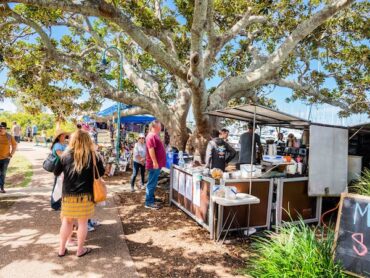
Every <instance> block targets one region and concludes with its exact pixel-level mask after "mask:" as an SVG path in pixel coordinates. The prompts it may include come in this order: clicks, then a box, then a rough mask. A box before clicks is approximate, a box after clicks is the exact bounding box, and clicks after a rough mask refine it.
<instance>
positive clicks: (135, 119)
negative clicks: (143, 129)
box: [121, 115, 155, 124]
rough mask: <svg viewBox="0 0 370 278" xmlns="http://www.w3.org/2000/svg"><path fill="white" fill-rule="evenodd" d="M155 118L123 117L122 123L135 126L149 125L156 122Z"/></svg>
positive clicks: (144, 116) (143, 116) (145, 116)
mask: <svg viewBox="0 0 370 278" xmlns="http://www.w3.org/2000/svg"><path fill="white" fill-rule="evenodd" d="M154 120H155V117H153V116H150V115H135V116H125V117H121V123H122V124H123V123H133V124H149V123H150V122H152V121H154Z"/></svg>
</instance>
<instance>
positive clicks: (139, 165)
mask: <svg viewBox="0 0 370 278" xmlns="http://www.w3.org/2000/svg"><path fill="white" fill-rule="evenodd" d="M133 156H134V158H133V159H134V171H133V173H132V176H131V192H134V191H135V180H136V177H137V174H138V173H139V171H140V175H141V185H140V186H138V188H139V189H141V188H142V187H143V186H144V176H145V159H146V146H145V135H144V134H143V133H140V134H139V139H138V141H137V143H136V144H135V147H134V154H133Z"/></svg>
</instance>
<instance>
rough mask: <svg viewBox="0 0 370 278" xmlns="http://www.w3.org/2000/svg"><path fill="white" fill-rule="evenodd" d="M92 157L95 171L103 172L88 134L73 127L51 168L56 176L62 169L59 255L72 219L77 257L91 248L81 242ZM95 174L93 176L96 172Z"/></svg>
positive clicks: (90, 210)
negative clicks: (66, 146)
mask: <svg viewBox="0 0 370 278" xmlns="http://www.w3.org/2000/svg"><path fill="white" fill-rule="evenodd" d="M94 161H95V162H96V166H97V170H98V172H99V175H103V174H104V166H103V162H102V161H101V159H99V157H98V156H97V155H96V154H95V152H94V148H93V143H92V141H91V139H90V136H89V134H88V133H87V132H84V131H82V130H77V131H75V132H74V133H73V134H72V138H71V141H70V143H69V146H68V148H67V150H66V151H65V152H64V153H63V155H62V158H61V159H60V161H58V162H57V164H56V167H55V171H54V174H55V175H57V176H58V175H60V174H61V173H62V172H63V173H64V180H63V192H62V212H61V218H62V225H61V227H60V245H59V251H58V256H59V257H64V256H65V255H66V254H67V252H68V250H67V249H66V242H67V240H68V238H69V236H70V235H71V233H72V228H73V221H75V220H77V222H78V230H77V253H76V255H77V257H82V256H84V255H86V254H88V253H90V252H91V251H92V250H91V249H90V248H85V247H84V242H85V239H86V235H87V221H88V219H89V218H91V216H92V215H93V214H94V202H93V200H94V192H93V183H94V170H93V169H94ZM95 175H96V178H97V173H95Z"/></svg>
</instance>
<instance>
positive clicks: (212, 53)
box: [204, 8, 267, 74]
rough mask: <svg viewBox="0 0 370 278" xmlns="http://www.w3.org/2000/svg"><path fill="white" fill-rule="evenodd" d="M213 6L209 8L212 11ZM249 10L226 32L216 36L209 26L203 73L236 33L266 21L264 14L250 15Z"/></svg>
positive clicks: (206, 71)
mask: <svg viewBox="0 0 370 278" xmlns="http://www.w3.org/2000/svg"><path fill="white" fill-rule="evenodd" d="M212 10H213V8H210V11H212ZM250 10H251V9H248V10H247V12H246V13H245V14H244V15H243V16H242V18H241V19H240V20H239V21H238V22H236V23H235V24H234V25H233V26H232V27H231V28H230V29H229V30H228V31H227V32H225V33H224V34H223V35H220V36H216V35H215V31H214V28H209V29H208V32H211V34H209V44H208V47H207V50H206V52H205V53H206V54H205V57H204V60H205V66H204V69H205V74H208V72H209V70H210V68H211V66H212V64H213V62H214V60H215V58H216V56H217V54H218V53H219V52H220V51H221V49H222V48H223V47H224V46H225V45H226V44H227V43H228V42H230V41H231V40H232V39H234V38H235V37H236V36H237V35H239V34H240V33H241V32H242V31H243V30H244V29H245V28H247V27H248V26H250V25H252V24H255V23H264V22H266V21H267V18H266V17H264V16H256V15H251V14H250ZM208 25H210V26H213V25H214V23H213V13H212V17H211V16H208Z"/></svg>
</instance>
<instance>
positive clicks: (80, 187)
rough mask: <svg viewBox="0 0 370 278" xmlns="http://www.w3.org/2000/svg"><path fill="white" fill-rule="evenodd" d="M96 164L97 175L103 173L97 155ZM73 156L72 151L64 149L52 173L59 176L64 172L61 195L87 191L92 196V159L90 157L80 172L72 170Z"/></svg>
mask: <svg viewBox="0 0 370 278" xmlns="http://www.w3.org/2000/svg"><path fill="white" fill-rule="evenodd" d="M96 164H97V167H98V171H99V175H100V176H102V175H103V174H104V171H105V170H104V165H103V162H102V160H101V159H100V158H99V157H97V159H96ZM73 168H74V158H73V153H72V152H71V151H69V150H66V153H65V154H63V156H62V158H61V159H60V160H58V162H57V164H56V167H55V170H54V174H55V175H56V176H59V175H60V174H61V173H62V172H63V173H64V180H63V193H62V195H63V196H66V195H72V196H73V195H80V194H85V193H88V194H90V195H91V196H93V183H94V178H93V161H92V159H91V157H90V159H89V164H88V167H85V168H84V169H82V171H81V173H77V172H75V171H74V169H73Z"/></svg>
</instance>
